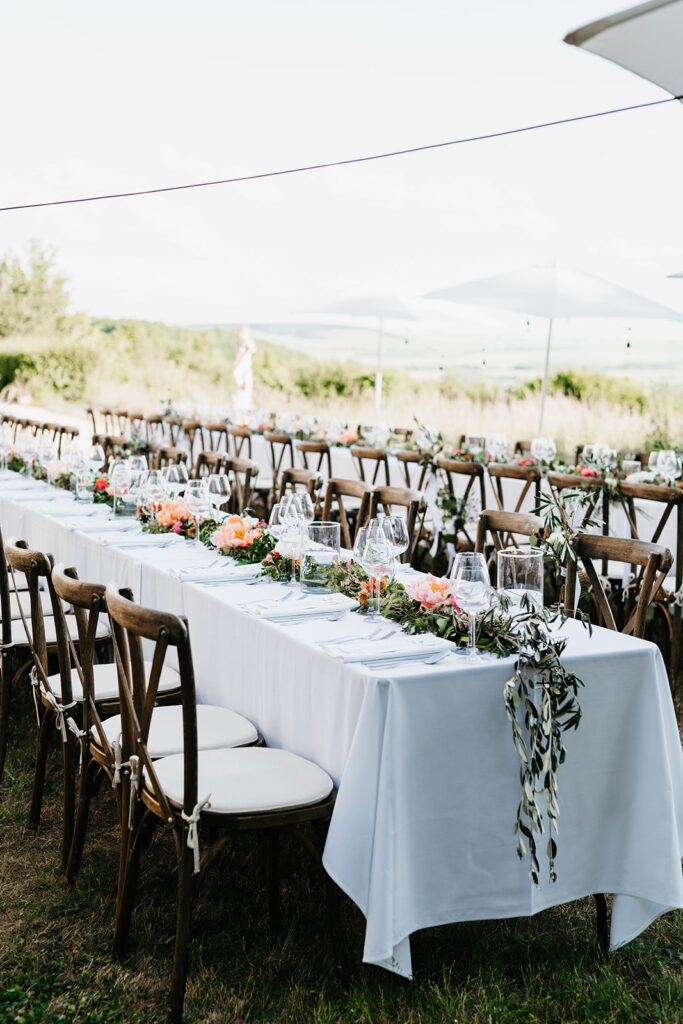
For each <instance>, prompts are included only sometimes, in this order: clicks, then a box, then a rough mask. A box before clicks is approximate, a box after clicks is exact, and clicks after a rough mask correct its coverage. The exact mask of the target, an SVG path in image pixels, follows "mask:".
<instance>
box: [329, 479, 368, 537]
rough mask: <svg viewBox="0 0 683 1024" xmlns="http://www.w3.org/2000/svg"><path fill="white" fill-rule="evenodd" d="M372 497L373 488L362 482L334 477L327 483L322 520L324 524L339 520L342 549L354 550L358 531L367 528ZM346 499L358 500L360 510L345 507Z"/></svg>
mask: <svg viewBox="0 0 683 1024" xmlns="http://www.w3.org/2000/svg"><path fill="white" fill-rule="evenodd" d="M371 497H372V487H370V485H369V484H364V483H363V482H362V481H361V480H342V479H340V478H338V477H332V478H331V479H330V480H328V481H327V487H326V488H325V504H324V506H323V514H322V518H323V521H324V522H330V521H331V520H334V519H336V518H338V519H339V524H340V526H341V542H342V547H345V548H353V545H354V543H355V540H356V534H357V533H358V530H359V529H360V527H361V526H365V524H366V523H367V521H368V519H369V517H370V499H371ZM344 498H353V499H355V500H357V501H358V502H359V506H358V509H357V510H356V509H354V510H353V511H351V510H349V509H348V508H347V507H346V506H345V505H344ZM349 520H350V521H349Z"/></svg>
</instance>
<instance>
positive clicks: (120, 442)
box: [91, 434, 130, 462]
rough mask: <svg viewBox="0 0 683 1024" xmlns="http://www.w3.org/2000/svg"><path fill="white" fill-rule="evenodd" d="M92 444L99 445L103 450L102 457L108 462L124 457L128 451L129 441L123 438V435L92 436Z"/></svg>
mask: <svg viewBox="0 0 683 1024" xmlns="http://www.w3.org/2000/svg"><path fill="white" fill-rule="evenodd" d="M91 443H92V444H99V445H101V446H102V448H104V456H105V458H106V460H107V462H109V460H110V459H115V458H117V457H118V456H119V455H124V454H125V453H126V452H127V451H128V447H129V444H130V442H129V440H128V438H127V437H124V436H123V434H93V436H92V439H91Z"/></svg>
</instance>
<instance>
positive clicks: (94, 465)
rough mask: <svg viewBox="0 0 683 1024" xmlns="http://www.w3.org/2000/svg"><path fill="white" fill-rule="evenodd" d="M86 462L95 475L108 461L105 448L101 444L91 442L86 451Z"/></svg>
mask: <svg viewBox="0 0 683 1024" xmlns="http://www.w3.org/2000/svg"><path fill="white" fill-rule="evenodd" d="M85 462H86V463H87V464H88V466H89V467H90V471H91V473H93V475H94V474H95V473H97V471H98V469H102V467H103V466H104V464H105V462H106V457H105V454H104V448H103V447H102V445H101V444H91V445H90V446H89V447H88V448H87V449H86V451H85Z"/></svg>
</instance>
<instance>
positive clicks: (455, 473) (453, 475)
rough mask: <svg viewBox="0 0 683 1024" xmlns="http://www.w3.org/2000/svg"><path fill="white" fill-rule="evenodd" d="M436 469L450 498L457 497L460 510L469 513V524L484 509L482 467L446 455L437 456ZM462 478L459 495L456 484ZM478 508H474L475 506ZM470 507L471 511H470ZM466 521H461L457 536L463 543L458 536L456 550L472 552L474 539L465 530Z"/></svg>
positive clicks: (484, 492) (484, 487)
mask: <svg viewBox="0 0 683 1024" xmlns="http://www.w3.org/2000/svg"><path fill="white" fill-rule="evenodd" d="M435 465H436V468H437V470H438V472H439V474H440V475H441V476H442V478H443V480H444V483H445V485H446V489H447V491H448V493H449V495H450V496H451V497H457V498H458V499H459V501H460V503H461V505H462V508H463V509H464V510H466V511H467V512H468V514H470V513H471V518H470V520H469V521H470V522H473V521H474V519H475V518H476V515H478V514H479V512H481V511H483V510H484V509H485V508H486V481H485V477H484V467H483V466H482V465H481V463H479V462H459V461H458V460H457V459H450V458H448V456H446V455H439V456H438V457H437V458H436V460H435ZM459 477H462V478H464V479H466V481H467V482H466V483H465V486H464V488H462V491H461V493H459V491H458V488H457V486H456V483H457V481H458V478H459ZM477 502H478V504H479V507H478V508H476V504H477ZM470 506H471V509H470ZM468 525H469V523H468V521H463V523H462V525H461V527H460V530H459V531H458V533H459V534H462V535H463V537H464V538H465V540H464V542H463V541H462V540H461V538H460V536H458V538H457V540H456V544H455V547H456V550H458V549H462V548H464V547H468V548H470V549H471V550H474V538H472V537H471V536H470V533H469V531H468V529H467V527H468Z"/></svg>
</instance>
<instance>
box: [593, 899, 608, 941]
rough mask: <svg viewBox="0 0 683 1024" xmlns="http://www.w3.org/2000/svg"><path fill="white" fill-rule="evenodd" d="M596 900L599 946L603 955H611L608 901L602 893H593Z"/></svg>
mask: <svg viewBox="0 0 683 1024" xmlns="http://www.w3.org/2000/svg"><path fill="white" fill-rule="evenodd" d="M593 899H594V900H595V912H596V924H597V933H598V945H599V946H600V949H601V951H602V952H603V953H605V954H606V953H609V928H608V925H607V900H606V899H605V896H604V894H603V893H601V892H596V893H593Z"/></svg>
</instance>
